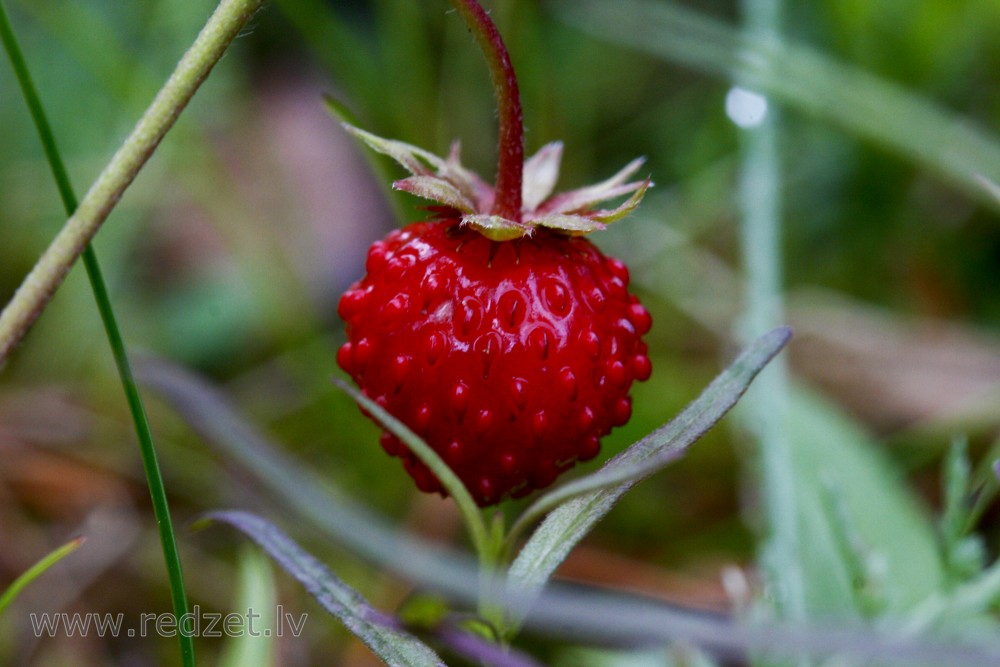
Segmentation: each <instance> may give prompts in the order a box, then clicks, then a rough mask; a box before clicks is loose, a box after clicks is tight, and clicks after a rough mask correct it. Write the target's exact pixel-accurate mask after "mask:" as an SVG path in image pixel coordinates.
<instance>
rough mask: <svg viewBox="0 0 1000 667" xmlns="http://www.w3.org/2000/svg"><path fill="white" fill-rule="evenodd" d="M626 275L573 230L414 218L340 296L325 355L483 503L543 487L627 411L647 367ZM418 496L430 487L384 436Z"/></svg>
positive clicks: (435, 488)
mask: <svg viewBox="0 0 1000 667" xmlns="http://www.w3.org/2000/svg"><path fill="white" fill-rule="evenodd" d="M628 282H629V274H628V269H627V268H626V266H625V265H624V264H623V263H622V262H621V261H619V260H617V259H614V258H610V257H607V256H605V255H604V254H603V253H602V252H601V251H600V250H599V249H598V248H597V247H596V246H595V245H594V244H593V243H591V242H590V241H589V240H588V239H586V238H585V237H583V236H574V235H568V234H564V233H562V232H559V231H553V230H549V229H544V228H539V229H537V230H535V233H533V234H531V235H526V236H523V237H521V238H517V239H514V240H506V241H494V240H490V239H489V238H487V237H486V236H484V235H483V234H481V233H480V232H479V231H477V230H476V229H473V228H471V227H469V226H466V225H463V224H462V222H461V218H460V217H458V216H457V215H456V216H452V215H449V214H448V213H447V212H444V213H442V214H441V217H440V219H436V220H431V221H426V222H418V223H414V224H410V225H408V226H407V227H404V228H402V229H399V230H396V231H393V232H392V233H390V234H389V235H388V236H387V237H385V238H384V239H382V240H380V241H377V242H375V243H374V244H373V245H372V246H371V248H370V249H369V251H368V257H367V262H366V275H365V276H364V278H362V279H361V280H360V281H358V282H357V283H355V284H354V285H353V286H352V287H351V288H350V289H349V290H348V291H347V292H346V293H345V294H344V295H343V297H342V298H341V300H340V305H339V313H340V316H341V317H342V318H343V319H344V320H345V322H346V323H347V342H346V343H344V345H343V346H342V347H341V348H340V350H339V352H338V355H337V360H338V363H339V365H340V366H341V368H343V369H344V371H346V372H347V373H348V374H349V375H350V376H351V377H352V378H353V379H354V380H355V382H356V383H357V384H358V386H359V387H360V388H361V390H362V391H363V392H364V393H365V394H366V395H367V396H369V397H370V398H372V399H373V400H375V401H376V402H377V403H378V404H379V405H381V406H382V407H384V408H385V409H386V410H387V411H388V412H390V413H391V414H392V415H394V416H395V417H396V418H398V419H399V420H401V421H402V422H404V423H405V424H406V425H407V426H409V427H410V429H412V430H413V431H414V432H415V433H417V434H418V435H419V436H421V437H422V438H424V440H425V441H426V442H427V443H428V444H429V445H430V446H431V447H432V448H433V449H434V450H435V451H436V452H437V453H438V454H439V455H440V456H441V457H442V459H443V460H444V461H445V462H446V463H447V464H448V465H449V466H450V467H451V468H452V470H453V471H454V472H455V473H456V474H457V475H458V477H459V478H460V479H461V480H462V482H463V483H464V484H465V485H466V487H467V488H468V489H469V491H470V493H471V494H472V496H473V497H474V498H475V500H476V502H477V503H479V505H481V506H488V505H493V504H496V503H498V502H500V501H501V500H503V499H505V498H507V497H515V498H516V497H520V496H523V495H526V494H528V493H530V492H532V491H534V490H536V489H541V488H544V487H546V486H548V485H550V484H551V483H552V482H553V481H554V480H555V479H556V477H557V476H558V475H559V474H560V473H561V472H563V471H565V470H567V469H568V468H570V467H572V466H573V465H574V464H575V463H576V462H577V461H586V460H589V459H592V458H594V457H595V456H596V455H597V454H598V452H599V449H600V440H601V438H602V437H603V436H605V435H607V434H608V433H609V432H610V431H611V429H612V428H613V427H615V426H620V425H623V424H624V423H625V422H627V421H628V419H629V417H630V415H631V411H632V406H631V399H630V397H629V390H630V388H631V386H632V383H633V382H634V381H637V380H638V381H642V380H645V379H647V378H648V377H649V375H650V371H651V366H650V361H649V357H648V356H647V346H646V344H645V343H644V342H643V340H642V336H643V335H644V334H645V333H646V332H647V331H648V330H649V328H650V324H651V321H650V316H649V313H648V312H647V311H646V309H645V308H644V307H643V306H642V305H641V304H640V303H639V301H638V300H637V298H636V297H635V296H634V295H632V294H631V293H630V292H629V291H628ZM381 444H382V447H383V448H384V449H385V451H386V452H388V453H389V454H390V455H392V456H396V457H399V458H400V459H401V460H402V462H403V465H404V466H405V468H406V470H407V472H408V473H409V474H410V475H411V476H412V477H413V479H414V480H415V482H416V484H417V486H418V487H419V488H420V489H421V490H422V491H425V492H438V493H441V494H442V495H444V493H445V492H444V489H443V488H442V486H441V484H440V483H439V482H438V480H437V479H436V477H435V476H434V475H433V473H432V472H431V471H430V470H429V469H428V468H427V467H426V466H425V465H424V464H423V463H422V462H420V461H419V460H418V459H417V458H416V457H415V456H414V454H412V453H411V452H410V451H409V450H408V449H407V448H406V446H405V445H404V444H403V443H402V442H400V441H399V439H398V438H396V437H395V436H394V435H392V434H391V433H388V432H384V433H383V434H382V437H381Z"/></svg>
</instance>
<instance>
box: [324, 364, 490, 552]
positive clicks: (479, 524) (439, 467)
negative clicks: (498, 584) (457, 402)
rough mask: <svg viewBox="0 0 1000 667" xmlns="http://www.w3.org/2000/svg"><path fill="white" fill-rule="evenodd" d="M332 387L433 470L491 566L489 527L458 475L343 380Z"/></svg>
mask: <svg viewBox="0 0 1000 667" xmlns="http://www.w3.org/2000/svg"><path fill="white" fill-rule="evenodd" d="M333 383H334V384H335V385H337V387H339V388H340V389H341V390H342V391H344V392H345V393H346V394H348V395H349V396H350V397H351V398H353V399H354V400H355V401H357V403H358V404H359V405H361V407H363V408H364V409H365V410H367V411H368V412H370V413H371V414H372V416H373V417H375V419H377V420H378V422H379V423H380V424H381V425H382V426H383V427H385V428H386V429H388V430H389V431H391V432H392V434H393V435H395V436H396V437H397V438H399V439H400V440H402V441H403V443H404V444H405V445H406V446H407V447H408V448H409V449H410V451H411V452H413V453H414V454H415V455H416V457H417V458H418V459H420V461H421V463H423V464H424V465H425V466H427V467H428V468H430V470H431V472H433V473H434V476H435V477H437V478H438V480H439V481H440V482H441V484H442V486H444V488H445V489H446V490H447V491H448V493H449V494H451V497H452V499H454V501H455V504H457V505H458V510H459V512H461V513H462V518H463V519H465V525H466V528H468V529H469V533H470V535H471V537H472V542H473V544H474V545H475V547H476V552H477V553H478V554H479V558H480V561H481V562H482V563H483V565H489V564H490V558H491V556H492V549H491V548H490V544H491V542H490V539H489V534H488V532H487V530H486V523H485V522H484V521H483V515H482V513H481V512H480V511H479V507H478V506H477V505H476V501H475V500H473V499H472V495H471V494H470V493H469V491H468V489H466V488H465V484H463V483H462V480H460V479H459V478H458V475H456V474H455V473H454V471H452V469H451V468H449V467H448V464H447V463H445V462H444V460H443V459H442V458H441V457H440V456H438V454H437V452H435V451H434V450H433V449H431V446H430V445H428V444H427V443H426V442H424V440H423V438H421V437H420V436H419V435H417V434H416V433H414V432H413V431H412V430H410V428H409V427H408V426H406V424H404V423H403V422H401V421H399V420H398V419H396V418H395V417H393V416H392V415H391V414H389V413H388V412H386V410H385V409H384V408H383V407H382V406H381V405H379V404H378V403H376V402H375V401H373V400H371V399H370V398H368V397H367V396H365V395H364V394H362V393H361V392H360V391H358V390H357V389H355V388H354V387H352V386H351V385H349V384H347V383H346V382H344V381H343V380H340V379H338V378H334V379H333Z"/></svg>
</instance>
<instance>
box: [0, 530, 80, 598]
mask: <svg viewBox="0 0 1000 667" xmlns="http://www.w3.org/2000/svg"><path fill="white" fill-rule="evenodd" d="M85 541H86V539H85V538H83V537H77V538H75V539H72V540H70V541H69V542H67V543H66V544H64V545H62V546H61V547H57V548H56V549H54V550H52V551H51V552H49V554H48V555H46V556H45V557H43V558H42V559H41V560H40V561H38V562H37V563H35V564H34V565H32V566H31V567H29V568H28V569H27V571H25V572H24V573H23V574H22V575H21V576H20V577H18V578H17V579H15V580H14V583H12V584H11V585H10V586H9V587H8V588H7V590H5V591H4V592H3V594H2V595H0V616H2V615H3V612H4V609H6V608H7V607H9V606H10V604H11V603H12V602H13V601H14V600H15V599H16V598H17V596H18V594H19V593H20V592H21V591H22V590H24V587H25V586H27V585H28V584H30V583H31V582H33V581H34V580H35V579H37V578H38V577H40V576H42V575H43V574H44V573H45V572H46V571H48V569H49V568H50V567H52V566H53V565H55V564H56V563H58V562H59V561H61V560H62V559H63V558H65V557H66V556H68V555H70V554H71V553H73V552H74V551H76V550H77V549H78V548H80V545H82V544H83V543H84V542H85Z"/></svg>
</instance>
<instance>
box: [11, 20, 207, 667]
mask: <svg viewBox="0 0 1000 667" xmlns="http://www.w3.org/2000/svg"><path fill="white" fill-rule="evenodd" d="M213 18H214V15H213ZM0 41H2V42H3V46H4V49H5V50H6V51H7V55H8V57H9V58H10V62H11V65H12V66H13V68H14V72H15V74H16V76H17V80H18V84H19V85H20V87H21V92H22V94H23V96H24V100H25V102H26V103H27V105H28V109H29V111H30V112H31V117H32V121H33V122H34V124H35V128H36V130H37V132H38V137H39V139H40V141H41V143H42V148H43V150H44V152H45V157H46V159H47V161H48V163H49V167H50V169H51V170H52V176H53V178H54V180H55V182H56V187H57V188H58V190H59V195H60V197H61V198H62V202H63V206H64V208H65V209H66V214H67V215H68V216H70V218H71V219H72V217H73V216H74V215H75V213H76V212H77V209H78V202H77V199H76V194H75V193H74V192H73V186H72V184H71V183H70V180H69V173H68V172H67V171H66V167H65V164H64V163H63V159H62V155H61V154H60V152H59V148H58V146H57V145H56V139H55V133H54V132H53V131H52V126H51V124H50V123H49V120H48V117H47V116H46V114H45V109H44V107H43V106H42V102H41V98H40V97H39V95H38V91H37V89H36V88H35V84H34V82H33V80H32V78H31V74H30V72H29V71H28V65H27V62H26V61H25V59H24V54H23V53H22V52H21V47H20V45H19V44H18V42H17V39H16V36H15V35H14V31H13V28H12V26H11V24H10V19H9V17H8V16H7V10H6V9H5V7H4V5H3V1H2V0H0ZM195 88H197V86H195ZM191 94H192V95H193V94H194V93H193V91H192V93H191ZM181 107H183V104H181ZM167 129H169V123H168V125H167ZM163 131H164V132H166V129H164V130H163ZM133 177H134V174H133ZM119 194H120V193H119ZM115 199H116V200H117V197H116V198H115ZM64 230H65V228H64ZM81 255H82V258H83V265H84V268H85V269H86V271H87V278H88V280H89V281H90V287H91V291H92V292H93V293H94V301H95V302H96V304H97V310H98V312H99V313H100V316H101V323H102V324H103V325H104V331H105V335H106V336H107V339H108V345H109V347H110V348H111V354H112V356H113V357H114V360H115V366H116V368H117V369H118V376H119V380H120V382H121V385H122V390H123V391H124V393H125V400H126V402H127V403H128V407H129V412H130V414H131V416H132V423H133V427H134V428H135V432H136V437H137V439H138V440H139V453H140V457H141V459H142V465H143V471H144V472H145V475H146V485H147V487H148V488H149V495H150V498H151V500H152V503H153V514H154V516H155V517H156V524H157V528H158V530H159V534H160V544H161V548H162V551H163V560H164V564H165V566H166V570H167V580H168V582H169V584H170V598H171V603H172V604H173V608H174V616H175V617H176V618H181V617H183V616H184V615H185V614H187V613H188V601H187V591H186V589H185V587H184V574H183V570H182V567H181V559H180V553H179V551H178V549H177V536H176V534H175V532H174V527H173V520H172V518H171V515H170V505H169V502H168V500H167V491H166V487H165V485H164V483H163V475H162V473H161V472H160V464H159V461H158V460H157V455H156V446H155V444H154V442H153V432H152V429H151V428H150V426H149V420H148V419H147V417H146V409H145V407H144V405H143V402H142V395H141V393H140V392H139V387H138V385H137V384H136V382H135V378H134V377H133V374H132V367H131V364H130V363H129V358H128V350H127V349H126V347H125V339H124V337H123V336H122V333H121V328H120V327H119V326H118V320H117V318H116V317H115V312H114V308H113V307H112V304H111V297H110V295H109V294H108V288H107V284H106V283H105V281H104V275H103V272H102V271H101V266H100V263H99V262H98V259H97V253H96V252H95V251H94V249H93V247H92V246H91V244H90V243H89V242H87V243H86V244H85V245H84V247H83V250H82V252H81ZM43 262H44V258H42V259H41V260H39V262H38V263H37V264H36V265H35V270H37V269H38V267H39V266H40V265H41V264H42V263H43ZM33 273H34V270H33ZM42 307H44V304H40V305H39V306H38V310H39V311H40V310H41V308H42ZM9 308H10V305H8V306H7V308H5V309H4V313H6V312H7V309H9ZM0 317H2V316H0ZM2 358H3V354H2V353H0V360H2ZM177 641H178V644H179V645H180V652H181V660H182V662H183V664H184V665H185V667H194V665H195V657H194V640H193V638H192V637H191V636H189V635H187V634H185V633H183V632H182V633H178V635H177Z"/></svg>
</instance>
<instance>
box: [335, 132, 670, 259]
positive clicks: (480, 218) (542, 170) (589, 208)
mask: <svg viewBox="0 0 1000 667" xmlns="http://www.w3.org/2000/svg"><path fill="white" fill-rule="evenodd" d="M343 125H344V128H345V129H346V130H347V131H348V132H350V133H351V134H353V135H354V136H355V137H357V138H358V139H360V140H361V141H363V142H364V143H365V144H367V145H368V146H369V147H370V148H372V149H373V150H374V151H376V152H378V153H382V154H383V155H387V156H389V157H390V158H392V159H393V160H395V161H396V162H398V163H399V164H400V165H402V166H403V168H405V169H406V170H407V171H408V172H410V176H408V177H407V178H404V179H401V180H398V181H396V182H394V183H393V188H394V189H396V190H402V191H404V192H409V193H410V194H413V195H416V196H418V197H423V198H424V199H429V200H431V201H434V202H436V203H437V204H439V205H442V206H446V207H448V208H451V209H454V210H455V211H457V212H458V213H459V214H461V218H462V224H463V225H470V226H472V227H473V228H475V229H476V230H478V231H479V232H480V233H481V234H483V235H484V236H486V237H487V238H490V239H492V240H494V241H507V240H511V239H516V238H520V237H522V236H530V235H531V234H532V233H533V232H534V230H535V228H537V227H545V228H548V229H553V230H557V231H560V232H563V233H565V234H569V235H573V236H577V235H581V234H588V233H590V232H594V231H598V230H601V229H604V228H605V227H606V226H607V225H608V224H610V223H612V222H614V221H616V220H620V219H621V218H623V217H625V216H626V215H628V214H629V213H631V212H632V211H633V210H635V208H636V207H637V206H638V205H639V202H640V201H642V198H643V196H644V195H645V194H646V190H647V189H648V188H649V187H651V186H652V185H653V184H652V182H651V181H650V180H649V179H648V178H647V179H645V180H641V181H631V182H629V180H628V179H629V177H630V176H632V175H633V174H634V173H635V172H636V171H638V170H639V168H640V167H641V166H642V164H643V162H644V160H643V158H637V159H635V160H632V161H631V162H629V163H628V164H627V165H625V167H623V168H622V169H621V170H620V171H619V172H618V173H617V174H615V175H614V176H612V177H611V178H609V179H607V180H605V181H602V182H600V183H596V184H594V185H588V186H585V187H582V188H578V189H576V190H570V191H567V192H561V193H558V194H555V195H553V194H552V191H553V190H554V189H555V185H556V181H557V180H558V178H559V166H560V162H561V160H562V151H563V145H562V142H560V141H556V142H552V143H550V144H546V145H545V146H542V148H541V149H540V150H539V151H538V152H537V153H535V155H533V156H532V157H530V158H528V159H526V160H525V161H524V180H523V182H522V206H521V215H520V219H517V220H514V219H511V218H509V217H504V216H500V215H496V214H495V213H493V208H494V200H495V190H494V188H493V186H492V185H490V184H489V183H486V182H485V181H484V180H483V179H481V178H480V177H479V176H478V175H477V174H476V173H474V172H472V171H470V170H468V169H466V168H465V167H463V166H462V163H461V160H460V157H459V152H460V148H459V143H458V142H455V143H454V144H452V147H451V152H450V153H449V154H448V157H447V158H440V157H438V156H437V155H434V154H433V153H430V152H429V151H426V150H424V149H422V148H419V147H417V146H413V145H410V144H407V143H403V142H401V141H396V140H393V139H383V138H382V137H378V136H375V135H374V134H371V133H370V132H365V131H364V130H362V129H359V128H357V127H354V126H353V125H350V124H348V123H344V124H343ZM624 195H631V196H630V197H629V198H628V199H627V200H625V201H624V202H623V203H621V204H619V205H618V206H617V207H615V208H612V209H595V208H594V207H595V206H597V205H598V204H600V203H602V202H605V201H607V200H609V199H615V198H617V197H622V196H624Z"/></svg>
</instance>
